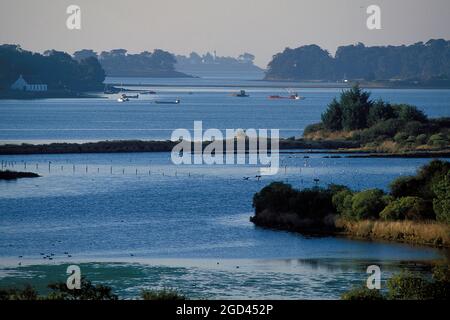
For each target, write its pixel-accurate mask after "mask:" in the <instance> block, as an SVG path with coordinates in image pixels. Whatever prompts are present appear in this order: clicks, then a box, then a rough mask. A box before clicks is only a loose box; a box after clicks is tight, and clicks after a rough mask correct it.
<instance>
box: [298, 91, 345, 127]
mask: <svg viewBox="0 0 450 320" xmlns="http://www.w3.org/2000/svg"><path fill="white" fill-rule="evenodd" d="M342 117H343V112H342V108H341V105H340V104H339V102H337V100H336V99H333V101H332V102H331V103H330V104H329V105H328V108H327V110H326V111H325V112H324V113H323V114H322V122H323V127H325V128H327V129H329V130H336V131H337V130H342ZM315 129H316V128H315ZM305 133H306V130H305Z"/></svg>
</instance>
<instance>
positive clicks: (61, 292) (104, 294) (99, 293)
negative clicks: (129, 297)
mask: <svg viewBox="0 0 450 320" xmlns="http://www.w3.org/2000/svg"><path fill="white" fill-rule="evenodd" d="M48 287H49V288H50V289H51V290H52V292H51V293H50V294H49V295H48V297H47V299H50V300H117V299H118V297H117V295H115V294H114V293H113V292H112V288H111V287H108V286H105V285H101V284H98V285H93V284H92V283H91V281H89V280H87V279H86V278H81V289H79V290H71V289H68V288H67V284H66V283H65V282H57V283H52V284H49V285H48Z"/></svg>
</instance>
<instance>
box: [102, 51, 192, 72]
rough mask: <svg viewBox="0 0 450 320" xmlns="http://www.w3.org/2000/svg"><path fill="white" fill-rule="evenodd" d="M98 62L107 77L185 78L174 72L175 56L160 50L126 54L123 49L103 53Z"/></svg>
mask: <svg viewBox="0 0 450 320" xmlns="http://www.w3.org/2000/svg"><path fill="white" fill-rule="evenodd" d="M99 61H100V63H101V65H102V67H103V68H104V69H105V71H106V74H107V75H109V76H139V77H169V76H173V77H181V76H186V75H184V74H182V73H180V72H176V71H175V63H176V59H175V56H174V55H173V54H171V53H169V52H167V51H164V50H160V49H155V50H154V51H153V52H149V51H143V52H141V53H138V54H131V53H128V52H127V50H125V49H114V50H111V51H109V52H106V51H103V52H102V53H101V54H100V57H99Z"/></svg>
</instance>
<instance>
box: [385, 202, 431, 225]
mask: <svg viewBox="0 0 450 320" xmlns="http://www.w3.org/2000/svg"><path fill="white" fill-rule="evenodd" d="M380 218H382V219H385V220H425V219H431V218H434V215H433V210H432V209H431V206H430V205H429V204H428V203H427V202H426V201H425V200H423V199H421V198H418V197H403V198H399V199H397V200H394V201H392V202H390V203H389V204H388V205H387V206H386V208H384V209H383V211H381V213H380Z"/></svg>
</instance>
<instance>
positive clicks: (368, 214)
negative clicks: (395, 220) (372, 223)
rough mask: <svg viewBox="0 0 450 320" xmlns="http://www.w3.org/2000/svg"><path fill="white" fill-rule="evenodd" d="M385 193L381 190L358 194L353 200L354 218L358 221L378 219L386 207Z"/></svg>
mask: <svg viewBox="0 0 450 320" xmlns="http://www.w3.org/2000/svg"><path fill="white" fill-rule="evenodd" d="M383 196H384V192H383V191H382V190H379V189H371V190H365V191H361V192H358V193H356V194H355V195H354V196H353V198H352V216H353V218H355V219H356V220H362V219H377V218H378V217H379V214H380V212H381V210H383V208H384V207H385V206H386V203H385V202H384V198H383Z"/></svg>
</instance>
